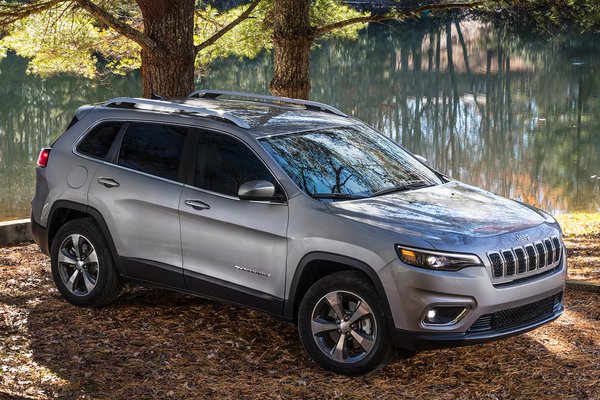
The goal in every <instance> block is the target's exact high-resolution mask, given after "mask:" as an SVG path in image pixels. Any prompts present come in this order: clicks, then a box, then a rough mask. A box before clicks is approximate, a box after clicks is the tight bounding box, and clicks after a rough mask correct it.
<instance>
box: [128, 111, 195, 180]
mask: <svg viewBox="0 0 600 400" xmlns="http://www.w3.org/2000/svg"><path fill="white" fill-rule="evenodd" d="M188 130H189V128H185V127H179V126H169V125H161V124H148V123H131V124H130V125H129V127H128V128H127V132H125V135H124V136H123V141H122V142H121V148H120V151H119V160H118V165H121V166H123V167H126V168H130V169H133V170H136V171H141V172H145V173H147V174H151V175H155V176H159V177H161V178H165V179H170V180H177V173H178V171H179V163H180V161H181V154H182V151H183V144H184V142H185V137H186V135H187V133H188Z"/></svg>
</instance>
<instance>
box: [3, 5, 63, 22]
mask: <svg viewBox="0 0 600 400" xmlns="http://www.w3.org/2000/svg"><path fill="white" fill-rule="evenodd" d="M67 1H68V0H50V1H45V2H41V3H34V4H23V3H12V4H6V3H5V4H2V5H0V26H3V25H9V24H12V23H13V22H17V21H19V20H22V19H24V18H27V17H29V16H31V15H33V14H38V13H41V12H44V11H46V10H48V9H50V8H52V7H54V6H56V5H59V4H60V3H66V2H67Z"/></svg>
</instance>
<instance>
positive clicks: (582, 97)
mask: <svg viewBox="0 0 600 400" xmlns="http://www.w3.org/2000/svg"><path fill="white" fill-rule="evenodd" d="M599 39H600V37H599V36H592V35H580V36H574V37H566V36H555V37H554V38H552V40H549V41H548V40H546V39H542V38H539V37H536V36H535V35H532V34H530V33H527V32H515V31H511V30H509V29H507V28H505V27H502V26H499V25H495V24H485V23H480V22H476V21H469V20H461V21H456V20H452V19H448V20H429V21H420V22H418V23H408V24H404V25H398V24H391V25H383V26H371V27H369V28H368V29H367V30H365V31H364V32H363V33H362V34H361V35H360V37H359V39H358V40H357V41H351V40H344V39H331V40H328V41H326V42H322V43H320V44H319V46H318V47H317V48H316V49H315V50H314V51H313V54H312V65H311V68H312V71H311V76H312V87H313V91H312V94H311V97H312V98H313V99H315V100H319V101H324V102H327V103H331V104H333V105H334V106H337V107H339V108H340V109H342V110H343V111H345V112H348V113H350V114H352V115H354V116H356V117H358V118H360V119H362V120H365V121H366V122H368V123H369V124H371V125H372V126H374V127H376V128H377V129H378V130H380V131H382V132H384V133H385V134H386V135H388V136H390V137H392V138H393V139H394V140H397V141H399V142H400V143H402V144H403V145H404V146H405V147H407V148H408V149H410V150H412V151H414V152H416V153H419V154H422V155H423V156H425V157H426V158H427V159H429V161H430V163H431V164H432V165H433V166H434V167H435V168H437V169H439V170H440V171H443V172H445V173H447V174H449V175H451V176H453V177H454V178H457V179H460V180H462V181H465V182H467V183H471V184H474V185H477V186H481V187H483V188H486V189H488V190H491V191H493V192H496V193H499V194H502V195H506V196H509V197H512V198H515V199H520V200H522V201H525V202H527V203H529V204H533V205H536V206H538V207H541V208H543V209H545V210H548V211H550V212H553V213H558V212H565V211H600V200H599V199H600V180H598V179H591V178H590V177H591V176H593V175H600V161H599V157H598V154H600V134H599V132H600V98H599V96H600V74H598V73H597V71H599V70H600V40H599ZM272 70H273V67H272V61H271V56H270V55H269V54H263V55H262V56H261V57H258V58H257V59H255V60H243V61H239V60H237V59H230V60H225V61H222V62H219V63H217V64H215V65H214V66H213V68H212V73H211V75H210V76H209V77H208V78H207V79H203V80H202V81H201V82H200V86H201V87H204V88H209V87H210V88H215V89H228V90H248V91H254V92H258V93H266V92H267V88H268V82H269V80H270V79H271V74H272ZM0 94H1V95H2V96H1V97H0V220H5V219H9V218H15V217H24V216H27V215H28V214H29V201H30V199H31V196H32V194H33V186H34V174H33V167H34V163H35V159H36V157H37V153H38V151H39V148H40V147H42V146H44V145H46V144H48V143H49V142H51V141H52V140H53V139H54V138H55V137H56V136H57V135H59V134H60V132H62V130H63V129H64V127H65V126H66V124H67V123H68V120H69V118H70V117H71V115H72V113H73V111H74V110H75V109H76V108H77V107H78V106H79V105H80V104H83V103H90V102H96V101H101V100H104V99H107V98H110V97H114V96H121V95H139V94H140V89H139V79H138V78H137V77H136V76H129V77H127V78H119V77H112V78H110V79H106V80H104V81H90V80H86V79H81V78H75V77H70V76H59V77H54V78H50V79H47V80H40V79H38V78H35V77H32V76H28V75H26V74H25V63H24V62H23V60H21V59H19V58H17V57H14V56H9V57H8V58H6V59H5V60H4V61H2V62H1V63H0Z"/></svg>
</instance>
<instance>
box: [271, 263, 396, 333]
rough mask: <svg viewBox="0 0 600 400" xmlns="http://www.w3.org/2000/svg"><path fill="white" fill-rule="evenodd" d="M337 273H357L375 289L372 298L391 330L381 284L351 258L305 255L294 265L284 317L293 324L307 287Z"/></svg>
mask: <svg viewBox="0 0 600 400" xmlns="http://www.w3.org/2000/svg"><path fill="white" fill-rule="evenodd" d="M340 271H359V272H361V273H363V274H364V275H365V277H366V278H367V279H368V280H369V281H370V282H371V283H372V284H373V286H374V287H375V291H376V295H377V297H378V299H379V302H380V304H381V307H382V308H383V313H384V315H385V318H386V320H387V321H388V327H389V328H392V327H393V326H394V324H393V321H392V320H391V315H392V314H391V311H390V306H389V303H388V300H387V296H386V295H385V290H384V288H383V284H382V283H381V280H380V279H379V276H378V275H377V273H376V272H375V271H374V270H373V268H371V267H370V266H369V265H368V264H367V263H365V262H363V261H360V260H357V259H355V258H352V257H348V256H344V255H339V254H334V253H327V252H311V253H308V254H306V255H305V256H304V257H302V259H301V260H300V262H299V263H298V267H297V268H296V271H295V273H294V277H293V278H292V283H291V285H290V292H289V296H288V297H287V299H286V301H285V304H284V309H283V314H284V317H285V318H286V319H288V320H292V321H294V322H296V321H297V318H298V309H299V307H300V302H301V301H302V298H303V297H304V294H305V293H306V291H307V290H308V289H309V288H310V286H312V285H313V284H314V283H315V282H316V281H318V280H319V279H321V278H323V277H325V276H327V275H331V274H333V273H336V272H340Z"/></svg>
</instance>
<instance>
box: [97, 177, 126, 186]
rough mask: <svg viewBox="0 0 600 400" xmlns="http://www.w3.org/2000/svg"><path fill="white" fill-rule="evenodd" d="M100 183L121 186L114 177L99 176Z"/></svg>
mask: <svg viewBox="0 0 600 400" xmlns="http://www.w3.org/2000/svg"><path fill="white" fill-rule="evenodd" d="M98 183H99V184H101V185H104V186H106V187H107V188H113V187H119V186H121V184H120V183H119V182H117V181H115V180H114V179H113V178H107V177H100V178H98Z"/></svg>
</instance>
